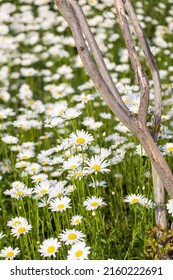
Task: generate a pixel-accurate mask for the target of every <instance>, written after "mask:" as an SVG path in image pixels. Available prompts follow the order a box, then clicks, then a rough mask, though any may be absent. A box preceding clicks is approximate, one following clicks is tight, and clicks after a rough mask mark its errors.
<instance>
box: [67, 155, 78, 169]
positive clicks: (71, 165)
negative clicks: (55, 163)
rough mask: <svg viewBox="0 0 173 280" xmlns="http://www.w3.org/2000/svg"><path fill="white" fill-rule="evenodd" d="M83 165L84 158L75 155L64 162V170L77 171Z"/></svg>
mask: <svg viewBox="0 0 173 280" xmlns="http://www.w3.org/2000/svg"><path fill="white" fill-rule="evenodd" d="M81 163H82V158H81V156H80V155H75V156H72V157H70V158H68V160H66V161H64V163H63V166H62V168H63V169H76V168H78V167H79V166H80V165H81Z"/></svg>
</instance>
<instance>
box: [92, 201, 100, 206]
mask: <svg viewBox="0 0 173 280" xmlns="http://www.w3.org/2000/svg"><path fill="white" fill-rule="evenodd" d="M98 205H99V203H98V202H97V201H93V202H92V203H91V206H95V207H96V206H98Z"/></svg>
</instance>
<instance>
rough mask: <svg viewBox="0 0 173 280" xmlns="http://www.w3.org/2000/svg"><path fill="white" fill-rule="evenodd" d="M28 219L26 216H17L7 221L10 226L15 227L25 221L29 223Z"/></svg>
mask: <svg viewBox="0 0 173 280" xmlns="http://www.w3.org/2000/svg"><path fill="white" fill-rule="evenodd" d="M27 222H28V221H27V219H26V218H24V217H15V218H12V219H11V220H10V221H8V222H7V226H8V227H15V226H17V225H21V224H23V223H27Z"/></svg>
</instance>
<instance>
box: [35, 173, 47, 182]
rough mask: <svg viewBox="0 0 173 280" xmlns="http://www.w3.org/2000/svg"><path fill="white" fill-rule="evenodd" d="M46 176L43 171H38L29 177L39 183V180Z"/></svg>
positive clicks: (43, 179) (44, 178)
mask: <svg viewBox="0 0 173 280" xmlns="http://www.w3.org/2000/svg"><path fill="white" fill-rule="evenodd" d="M47 178H48V175H47V174H44V173H39V174H37V175H34V176H32V177H31V179H32V180H33V182H34V183H39V182H42V181H45V180H47Z"/></svg>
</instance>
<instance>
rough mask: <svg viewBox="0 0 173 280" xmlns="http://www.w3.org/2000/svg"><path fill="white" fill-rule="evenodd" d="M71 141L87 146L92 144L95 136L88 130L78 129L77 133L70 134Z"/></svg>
mask: <svg viewBox="0 0 173 280" xmlns="http://www.w3.org/2000/svg"><path fill="white" fill-rule="evenodd" d="M69 138H70V141H72V143H73V144H75V145H79V146H86V145H87V144H90V143H91V142H92V141H93V140H94V138H93V136H92V135H91V134H89V133H88V132H86V131H84V130H83V129H82V130H76V133H73V132H72V133H71V134H70V137H69Z"/></svg>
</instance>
